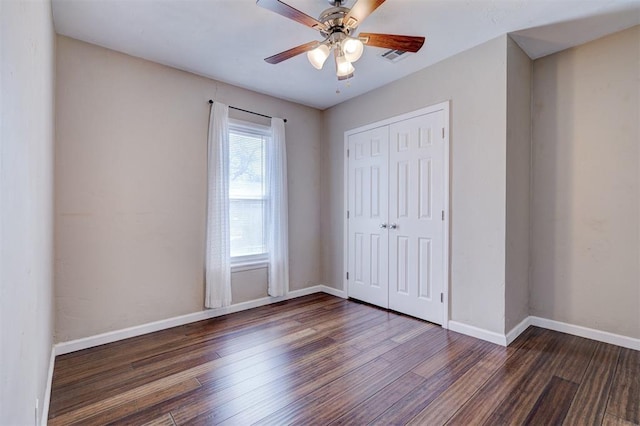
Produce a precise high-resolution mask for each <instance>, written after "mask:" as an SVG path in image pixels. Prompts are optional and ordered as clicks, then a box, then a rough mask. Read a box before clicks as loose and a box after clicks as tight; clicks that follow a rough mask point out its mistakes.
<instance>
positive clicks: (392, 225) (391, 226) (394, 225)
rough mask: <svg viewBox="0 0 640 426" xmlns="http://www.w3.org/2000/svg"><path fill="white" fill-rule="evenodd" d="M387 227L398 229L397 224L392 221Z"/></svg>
mask: <svg viewBox="0 0 640 426" xmlns="http://www.w3.org/2000/svg"><path fill="white" fill-rule="evenodd" d="M389 229H398V225H396V224H395V223H392V224H391V225H389Z"/></svg>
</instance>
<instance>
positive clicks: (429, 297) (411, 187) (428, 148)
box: [389, 111, 445, 324]
mask: <svg viewBox="0 0 640 426" xmlns="http://www.w3.org/2000/svg"><path fill="white" fill-rule="evenodd" d="M443 128H444V112H443V111H436V112H433V113H430V114H426V115H422V116H419V117H415V118H411V119H408V120H404V121H401V122H397V123H394V124H391V125H390V129H389V308H390V309H393V310H395V311H398V312H402V313H406V314H408V315H412V316H415V317H418V318H422V319H425V320H428V321H431V322H435V323H438V324H442V318H443V309H444V308H443V304H442V303H441V293H442V283H443V278H444V277H443V274H444V265H443V261H444V222H443V216H442V215H443V211H444V209H445V208H444V199H445V197H444V188H445V186H444V184H445V182H444V158H445V155H444V153H445V151H444V150H445V142H444V137H443Z"/></svg>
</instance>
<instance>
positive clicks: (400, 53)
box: [380, 49, 408, 62]
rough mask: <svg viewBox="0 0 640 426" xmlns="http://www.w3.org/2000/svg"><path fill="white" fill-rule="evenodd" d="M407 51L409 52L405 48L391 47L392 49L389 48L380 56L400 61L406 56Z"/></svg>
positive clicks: (391, 60)
mask: <svg viewBox="0 0 640 426" xmlns="http://www.w3.org/2000/svg"><path fill="white" fill-rule="evenodd" d="M407 53H408V52H406V51H404V50H397V49H391V50H387V51H386V52H384V53H383V54H381V55H380V56H381V57H382V59H386V60H387V61H389V62H398V61H399V60H401V59H403V58H406V57H407Z"/></svg>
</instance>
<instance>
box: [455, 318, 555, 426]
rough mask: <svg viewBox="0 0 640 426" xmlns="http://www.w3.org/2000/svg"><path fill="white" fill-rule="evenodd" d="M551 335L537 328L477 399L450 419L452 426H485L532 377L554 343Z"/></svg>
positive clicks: (477, 395)
mask: <svg viewBox="0 0 640 426" xmlns="http://www.w3.org/2000/svg"><path fill="white" fill-rule="evenodd" d="M551 336H552V334H551V332H548V331H546V330H540V329H536V328H534V330H533V331H532V334H531V335H530V337H529V339H528V340H527V341H526V342H524V344H523V345H522V346H521V347H520V348H519V349H517V350H516V353H514V354H513V355H512V356H511V357H509V358H508V359H507V360H506V362H505V363H504V365H502V366H501V367H500V368H499V369H498V370H497V371H496V372H495V373H494V374H493V376H492V377H491V378H490V379H489V380H488V381H487V382H486V383H485V384H484V385H483V386H482V388H481V389H480V390H478V392H476V393H475V394H474V396H473V397H472V398H471V399H470V400H469V401H467V402H466V403H465V404H464V405H463V406H462V408H460V410H459V411H457V412H456V413H455V415H454V416H453V417H452V418H451V419H450V420H449V422H448V424H452V425H470V424H483V423H484V422H486V421H487V419H488V418H489V417H490V416H491V415H492V414H493V412H494V411H495V410H496V409H497V408H498V407H499V406H500V404H501V403H502V401H503V400H504V399H505V398H507V397H508V396H509V395H510V394H511V393H512V392H514V391H515V390H516V387H517V385H518V383H520V381H521V380H522V378H523V377H526V376H527V375H529V374H532V372H533V371H534V370H533V367H534V366H535V365H540V363H539V359H540V357H542V356H543V355H544V353H545V351H546V350H547V348H548V347H549V345H550V344H551V343H552V339H551Z"/></svg>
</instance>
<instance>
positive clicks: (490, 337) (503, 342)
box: [449, 321, 507, 346]
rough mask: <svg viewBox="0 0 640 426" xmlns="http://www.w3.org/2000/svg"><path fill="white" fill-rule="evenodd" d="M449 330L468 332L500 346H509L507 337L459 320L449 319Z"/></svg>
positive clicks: (468, 334)
mask: <svg viewBox="0 0 640 426" xmlns="http://www.w3.org/2000/svg"><path fill="white" fill-rule="evenodd" d="M449 330H451V331H455V332H457V333H461V334H466V335H467V336H471V337H475V338H476V339H482V340H486V341H487V342H491V343H495V344H496V345H500V346H507V337H506V336H505V335H503V334H500V333H496V332H495V331H489V330H485V329H484V328H479V327H475V326H473V325H469V324H465V323H462V322H458V321H449Z"/></svg>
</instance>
